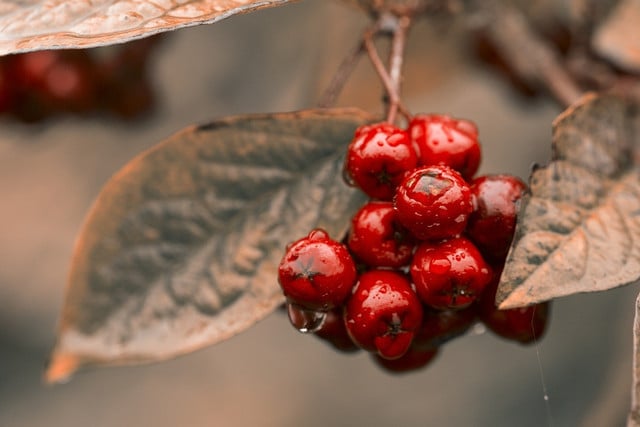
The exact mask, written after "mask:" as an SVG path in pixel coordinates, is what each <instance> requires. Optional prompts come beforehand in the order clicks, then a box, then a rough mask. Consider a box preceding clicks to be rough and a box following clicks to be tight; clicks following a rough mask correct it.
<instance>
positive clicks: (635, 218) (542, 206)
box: [496, 95, 640, 308]
mask: <svg viewBox="0 0 640 427" xmlns="http://www.w3.org/2000/svg"><path fill="white" fill-rule="evenodd" d="M633 138H635V135H633V133H632V123H631V120H630V113H629V109H628V106H627V105H626V104H625V103H624V102H622V101H621V100H619V99H616V98H613V97H607V96H605V97H598V96H595V95H587V96H586V97H584V98H583V99H582V100H581V101H580V102H578V103H577V104H576V105H575V106H573V107H572V108H570V109H569V110H567V112H565V113H563V114H562V115H561V116H560V117H558V119H557V120H556V121H555V122H554V131H553V149H554V160H553V161H552V162H551V163H550V164H549V165H548V166H546V167H541V168H537V169H536V170H534V171H533V173H532V175H531V178H530V193H531V194H530V195H528V196H525V197H524V198H523V200H522V207H521V210H520V217H519V221H518V227H517V229H516V235H515V237H514V243H513V245H512V248H511V251H510V253H509V255H508V258H507V264H506V266H505V269H504V272H503V275H502V278H501V283H500V287H499V292H498V295H497V298H496V302H497V303H498V304H500V307H502V308H512V307H518V306H525V305H530V304H534V303H537V302H541V301H546V300H549V299H552V298H557V297H561V296H565V295H570V294H574V293H578V292H593V291H601V290H606V289H610V288H614V287H617V286H622V285H625V284H628V283H631V282H633V281H635V280H637V279H638V277H640V174H639V171H638V169H637V168H636V167H635V166H634V165H633V147H632V145H633V143H634V141H633Z"/></svg>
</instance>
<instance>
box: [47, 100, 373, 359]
mask: <svg viewBox="0 0 640 427" xmlns="http://www.w3.org/2000/svg"><path fill="white" fill-rule="evenodd" d="M365 119H366V116H365V115H364V114H363V113H360V112H358V111H355V110H336V111H328V112H322V111H318V112H303V113H300V114H282V115H271V116H266V115H265V116H253V117H252V116H248V117H238V118H232V119H229V120H223V121H220V122H214V123H212V124H210V125H207V126H204V127H200V128H189V129H186V130H185V131H183V132H181V133H179V134H177V135H176V136H174V137H172V138H170V139H169V140H168V141H166V142H164V143H162V144H160V145H159V146H157V147H156V148H153V149H151V150H150V151H147V152H145V153H143V154H142V155H141V156H139V157H138V158H137V159H135V160H134V161H132V162H131V163H130V164H129V165H127V166H125V167H124V168H123V169H122V170H121V171H120V172H119V173H118V174H117V175H116V176H114V177H113V178H112V180H111V181H110V182H109V183H108V184H107V185H106V186H105V188H104V189H103V191H102V193H101V194H100V196H99V198H98V200H97V202H96V205H95V206H94V208H93V210H92V212H91V213H90V215H89V217H88V219H87V222H86V224H85V227H84V229H83V231H82V234H81V238H80V240H79V242H78V247H77V248H76V253H75V257H74V261H73V266H72V270H71V274H70V286H69V291H68V295H67V301H66V305H65V308H64V310H63V318H62V322H61V331H60V336H59V342H58V345H57V347H56V349H55V351H54V358H55V357H56V354H58V355H68V354H73V355H75V356H77V357H79V358H81V359H82V360H83V363H130V362H136V361H151V360H160V359H165V358H167V357H172V356H175V355H178V354H182V353H185V352H188V351H193V350H195V349H197V348H201V347H203V346H205V345H209V344H213V343H215V342H218V341H221V340H224V339H226V338H229V337H230V336H232V335H234V334H237V333H239V332H241V331H242V330H244V329H246V328H247V327H249V326H251V325H252V324H253V323H255V322H256V321H258V320H260V319H262V318H263V317H265V316H266V315H267V314H269V313H270V312H271V311H273V310H274V309H275V308H276V307H277V306H278V305H279V304H281V303H282V302H283V297H282V294H281V291H280V288H279V286H278V285H277V280H276V277H277V265H278V263H279V260H280V258H281V256H282V254H283V251H284V248H285V246H286V244H287V243H289V242H291V241H293V240H295V239H297V238H300V237H302V236H303V235H306V233H308V232H309V231H310V230H311V229H313V228H314V227H323V228H325V229H327V230H328V231H329V233H330V234H331V235H332V236H335V237H337V238H340V236H341V235H342V234H343V233H344V232H345V231H346V228H347V225H348V222H349V221H348V218H349V217H350V216H351V215H352V214H353V213H354V212H355V210H357V208H358V207H359V206H360V205H361V203H362V201H363V200H362V196H361V195H360V193H359V192H356V191H354V190H353V189H352V188H350V187H347V186H346V185H345V184H344V183H343V179H342V154H343V152H344V149H345V144H347V143H348V141H349V140H350V138H351V136H352V134H353V131H354V129H355V127H356V126H357V125H358V124H361V123H363V122H364V120H365Z"/></svg>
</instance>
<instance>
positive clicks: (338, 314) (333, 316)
mask: <svg viewBox="0 0 640 427" xmlns="http://www.w3.org/2000/svg"><path fill="white" fill-rule="evenodd" d="M315 335H316V336H317V337H318V338H320V339H322V340H324V341H326V342H328V343H329V344H331V345H332V346H333V347H334V348H335V349H336V350H340V351H343V352H347V353H352V352H354V351H358V350H360V347H359V346H358V345H357V344H356V343H354V342H353V340H352V339H351V337H350V336H349V333H348V332H347V328H346V326H345V324H344V318H343V315H342V307H336V308H334V309H333V310H331V311H328V312H327V313H326V317H325V319H324V323H323V324H322V326H321V327H320V329H318V330H317V331H316V332H315Z"/></svg>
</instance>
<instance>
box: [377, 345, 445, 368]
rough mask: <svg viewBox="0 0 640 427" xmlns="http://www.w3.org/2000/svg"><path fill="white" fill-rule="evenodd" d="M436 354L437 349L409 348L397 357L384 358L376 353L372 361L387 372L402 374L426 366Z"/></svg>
mask: <svg viewBox="0 0 640 427" xmlns="http://www.w3.org/2000/svg"><path fill="white" fill-rule="evenodd" d="M437 355H438V349H437V348H432V349H428V350H417V349H415V348H410V349H409V350H408V351H407V352H406V353H405V354H404V355H402V356H401V357H399V358H397V359H385V358H383V357H380V356H379V355H377V354H374V355H373V359H374V361H375V362H376V363H377V364H378V366H380V367H381V368H382V369H384V370H385V371H387V372H391V373H394V374H403V373H408V372H412V371H415V370H418V369H421V368H424V367H426V366H427V365H429V364H430V363H431V361H432V360H433V359H434V358H435V357H436V356H437Z"/></svg>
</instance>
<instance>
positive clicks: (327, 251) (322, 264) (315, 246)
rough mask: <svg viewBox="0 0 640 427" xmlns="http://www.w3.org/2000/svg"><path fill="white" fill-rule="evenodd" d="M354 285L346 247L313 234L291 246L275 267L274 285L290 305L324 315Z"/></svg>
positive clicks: (354, 272)
mask: <svg viewBox="0 0 640 427" xmlns="http://www.w3.org/2000/svg"><path fill="white" fill-rule="evenodd" d="M355 281H356V268H355V264H354V262H353V259H352V258H351V255H350V254H349V252H348V251H347V249H346V247H345V246H344V245H342V244H341V243H339V242H336V241H334V240H332V239H330V238H329V235H328V234H327V233H326V232H325V231H323V230H320V229H318V230H313V231H312V232H311V233H309V235H308V236H307V237H305V238H303V239H300V240H298V241H296V242H294V243H293V244H292V245H291V246H290V247H289V248H288V249H287V251H286V253H285V255H284V257H283V258H282V261H281V262H280V266H279V267H278V282H279V283H280V286H281V287H282V290H283V292H284V295H285V296H286V297H287V299H288V300H289V301H290V302H293V303H296V304H299V305H300V306H302V307H304V308H309V309H317V310H323V311H326V310H328V309H330V308H333V307H335V306H339V305H341V304H342V303H343V302H344V301H345V299H346V298H347V296H348V295H349V294H350V293H351V288H352V287H353V285H354V283H355Z"/></svg>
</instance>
